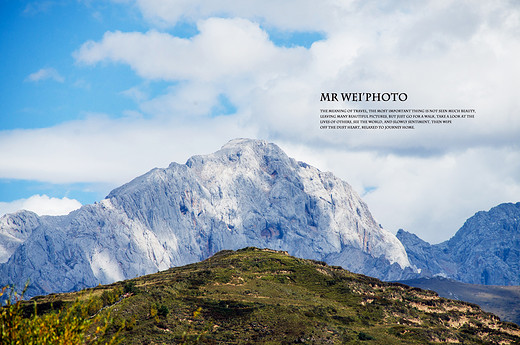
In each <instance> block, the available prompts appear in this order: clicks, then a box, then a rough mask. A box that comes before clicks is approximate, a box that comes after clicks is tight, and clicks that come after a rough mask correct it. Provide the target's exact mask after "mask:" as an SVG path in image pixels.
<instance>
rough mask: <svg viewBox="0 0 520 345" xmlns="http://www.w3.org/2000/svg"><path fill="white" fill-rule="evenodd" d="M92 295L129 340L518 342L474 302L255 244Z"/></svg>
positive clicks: (517, 334) (110, 329) (519, 334)
mask: <svg viewBox="0 0 520 345" xmlns="http://www.w3.org/2000/svg"><path fill="white" fill-rule="evenodd" d="M85 293H86V294H87V295H89V296H91V297H90V298H91V299H92V300H93V302H92V303H93V304H95V305H96V308H99V309H102V310H101V312H99V313H98V314H96V317H103V318H105V317H106V316H105V313H110V315H111V316H112V321H111V322H110V323H109V324H108V325H107V326H106V329H104V334H105V336H108V335H112V334H114V332H116V331H117V330H120V332H121V334H122V335H123V336H124V339H125V340H124V344H163V343H166V344H222V343H229V344H252V343H255V344H295V343H302V344H365V343H366V344H385V345H390V344H434V343H450V342H453V343H457V342H458V343H464V344H492V343H503V344H513V343H518V342H520V329H519V328H518V327H517V326H516V325H514V324H508V323H502V322H500V320H499V319H498V318H497V317H495V316H494V315H491V314H487V313H484V312H482V311H481V310H480V308H479V307H478V306H476V305H472V304H469V303H464V302H460V301H452V300H448V299H443V298H439V297H438V296H437V295H436V294H435V293H434V292H431V291H426V290H421V289H417V288H410V287H407V286H405V285H401V284H396V283H384V282H381V281H379V280H377V279H373V278H370V277H366V276H362V275H357V274H353V273H350V272H348V271H346V270H343V269H341V268H339V267H331V266H328V265H326V264H324V263H323V262H317V261H312V260H303V259H298V258H294V257H290V256H288V255H286V253H283V252H275V251H271V250H259V249H256V248H246V249H243V250H238V251H224V252H220V253H217V254H216V255H215V256H213V257H212V258H210V259H208V260H205V261H203V262H200V263H196V264H192V265H187V266H183V267H177V268H172V269H170V270H167V271H164V272H159V273H156V274H152V275H148V276H144V277H140V278H136V279H132V280H129V281H126V282H120V283H115V284H112V285H108V286H99V287H96V288H93V289H90V290H89V291H87V292H83V293H82V294H85ZM78 296H79V295H78V294H60V295H50V296H45V297H40V298H37V299H36V300H35V301H36V303H37V304H38V305H48V304H49V303H54V304H56V303H66V302H67V301H70V300H73V299H76V298H78ZM35 301H34V299H33V301H32V302H31V303H34V302H35ZM87 334H92V333H88V332H87Z"/></svg>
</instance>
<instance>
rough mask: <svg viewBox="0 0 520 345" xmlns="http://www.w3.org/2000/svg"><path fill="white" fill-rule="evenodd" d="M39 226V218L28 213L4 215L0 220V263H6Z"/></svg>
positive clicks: (34, 214)
mask: <svg viewBox="0 0 520 345" xmlns="http://www.w3.org/2000/svg"><path fill="white" fill-rule="evenodd" d="M39 225H40V220H39V217H38V215H37V214H36V213H33V212H30V211H19V212H16V213H13V214H6V215H4V216H2V218H0V263H4V262H6V261H7V260H8V259H9V257H10V256H11V255H12V254H13V253H14V251H15V250H16V248H18V247H19V246H20V245H21V244H22V243H23V242H25V240H27V238H28V237H29V236H30V235H31V233H32V231H33V229H35V228H37V227H38V226H39Z"/></svg>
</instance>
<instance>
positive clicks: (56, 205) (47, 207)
mask: <svg viewBox="0 0 520 345" xmlns="http://www.w3.org/2000/svg"><path fill="white" fill-rule="evenodd" d="M80 207H81V203H80V202H79V201H77V200H74V199H69V198H66V197H65V198H61V199H60V198H49V197H48V196H47V195H38V194H37V195H33V196H31V197H30V198H27V199H18V200H14V201H12V202H0V216H2V215H4V214H6V213H13V212H15V211H18V210H28V211H32V212H34V213H36V214H37V215H39V216H44V215H49V216H59V215H65V214H68V213H70V212H72V211H74V210H76V209H78V208H80Z"/></svg>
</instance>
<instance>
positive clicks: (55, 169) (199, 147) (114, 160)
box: [0, 113, 253, 186]
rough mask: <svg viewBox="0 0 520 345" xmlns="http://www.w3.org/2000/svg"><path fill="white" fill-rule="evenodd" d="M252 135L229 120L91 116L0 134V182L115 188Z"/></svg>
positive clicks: (248, 130)
mask: <svg viewBox="0 0 520 345" xmlns="http://www.w3.org/2000/svg"><path fill="white" fill-rule="evenodd" d="M224 133H225V134H224ZM252 135H253V132H252V131H251V130H250V129H248V128H244V127H243V126H242V124H241V123H239V122H237V121H236V119H233V118H228V117H223V118H215V119H204V120H202V121H193V122H186V123H182V122H178V121H167V122H165V121H164V119H161V120H160V121H158V120H147V119H143V118H142V117H140V116H135V114H134V113H130V116H129V117H127V118H120V119H109V118H108V117H106V116H103V115H99V114H97V115H96V114H92V115H91V116H89V117H88V118H86V119H85V120H78V121H71V122H67V123H63V124H60V125H57V126H54V127H49V128H42V129H26V130H12V131H2V132H0V148H1V150H0V161H2V162H3V163H2V164H1V165H0V176H1V177H3V178H12V179H25V180H39V181H48V182H52V183H57V184H59V183H74V182H102V183H108V184H112V185H116V186H117V185H119V184H123V183H126V182H128V181H129V180H131V179H132V178H134V177H136V176H138V175H140V174H143V173H145V172H147V171H148V170H150V169H152V168H154V167H166V166H168V164H169V163H171V162H172V161H177V162H182V163H183V162H185V161H186V159H187V158H189V157H190V156H191V155H194V154H200V153H204V152H212V151H214V150H215V148H219V147H220V146H222V145H223V144H224V143H225V142H227V141H228V140H231V139H232V138H234V137H240V136H252ZM223 137H226V139H223Z"/></svg>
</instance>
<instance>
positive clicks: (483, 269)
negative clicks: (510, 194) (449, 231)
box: [397, 203, 520, 285]
mask: <svg viewBox="0 0 520 345" xmlns="http://www.w3.org/2000/svg"><path fill="white" fill-rule="evenodd" d="M397 238H399V240H400V241H401V243H402V244H403V245H404V246H405V248H406V252H407V254H408V258H409V259H410V262H411V263H412V265H414V266H415V267H417V268H418V269H420V270H421V276H423V277H433V276H442V277H447V278H451V279H454V280H457V281H461V282H465V283H469V284H484V285H520V203H516V204H511V203H507V204H501V205H498V206H496V207H494V208H492V209H491V210H489V211H488V212H483V211H481V212H477V213H476V214H475V215H474V216H473V217H471V218H469V219H468V220H467V221H466V222H465V223H464V225H463V226H462V228H460V230H459V231H457V233H456V234H455V236H453V237H452V238H451V239H450V240H448V241H446V242H443V243H440V244H436V245H430V244H429V243H427V242H425V241H423V240H421V239H420V238H419V237H417V236H416V235H414V234H411V233H408V232H406V231H403V230H399V231H398V233H397Z"/></svg>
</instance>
